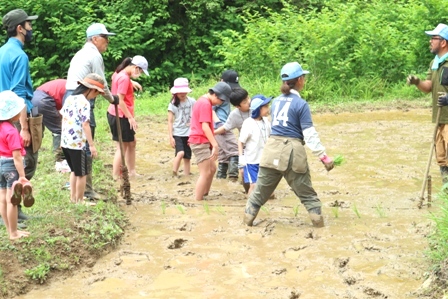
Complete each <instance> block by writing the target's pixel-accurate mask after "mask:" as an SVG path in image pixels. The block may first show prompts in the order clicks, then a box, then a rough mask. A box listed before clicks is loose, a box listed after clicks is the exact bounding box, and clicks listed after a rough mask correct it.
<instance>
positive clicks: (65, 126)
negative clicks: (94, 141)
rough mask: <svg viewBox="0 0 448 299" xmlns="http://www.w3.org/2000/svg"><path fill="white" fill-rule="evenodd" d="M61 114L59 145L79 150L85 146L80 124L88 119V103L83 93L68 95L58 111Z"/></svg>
mask: <svg viewBox="0 0 448 299" xmlns="http://www.w3.org/2000/svg"><path fill="white" fill-rule="evenodd" d="M60 113H61V115H62V131H61V147H65V148H70V149H76V150H81V149H84V148H85V147H86V142H87V138H86V133H85V132H84V130H83V128H82V124H83V123H84V122H86V121H90V103H89V101H88V100H87V99H86V98H85V96H84V95H82V94H80V95H75V96H73V95H72V96H69V97H68V98H67V99H66V100H65V103H64V106H62V109H61V111H60Z"/></svg>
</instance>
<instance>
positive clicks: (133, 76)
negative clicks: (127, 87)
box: [131, 68, 141, 79]
mask: <svg viewBox="0 0 448 299" xmlns="http://www.w3.org/2000/svg"><path fill="white" fill-rule="evenodd" d="M140 75H141V73H140V71H139V70H138V68H135V69H134V72H133V73H132V75H131V77H132V79H137V78H138V77H140Z"/></svg>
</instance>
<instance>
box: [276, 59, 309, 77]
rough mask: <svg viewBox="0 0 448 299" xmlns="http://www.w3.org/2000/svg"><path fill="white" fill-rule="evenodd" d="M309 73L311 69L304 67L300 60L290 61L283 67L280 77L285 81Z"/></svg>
mask: <svg viewBox="0 0 448 299" xmlns="http://www.w3.org/2000/svg"><path fill="white" fill-rule="evenodd" d="M309 73H310V72H309V71H305V70H304V69H302V66H301V65H300V64H299V63H298V62H289V63H287V64H285V65H284V66H283V67H282V70H281V71H280V77H281V78H282V80H283V81H287V80H291V79H294V78H298V77H300V76H302V75H306V74H309Z"/></svg>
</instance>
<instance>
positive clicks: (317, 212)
mask: <svg viewBox="0 0 448 299" xmlns="http://www.w3.org/2000/svg"><path fill="white" fill-rule="evenodd" d="M308 213H309V215H310V219H311V222H312V223H313V226H314V227H324V226H325V224H324V217H323V216H322V212H321V209H320V208H312V209H310V210H308Z"/></svg>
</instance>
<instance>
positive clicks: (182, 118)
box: [168, 78, 196, 176]
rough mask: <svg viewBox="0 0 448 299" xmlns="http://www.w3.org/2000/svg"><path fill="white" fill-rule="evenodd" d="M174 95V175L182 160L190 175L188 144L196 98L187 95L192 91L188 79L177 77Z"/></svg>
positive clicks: (171, 113)
mask: <svg viewBox="0 0 448 299" xmlns="http://www.w3.org/2000/svg"><path fill="white" fill-rule="evenodd" d="M170 91H171V94H172V95H173V97H172V99H171V102H170V103H169V105H168V138H169V140H170V145H171V147H172V148H174V149H175V158H174V161H173V175H174V176H177V175H178V171H179V166H180V162H181V161H182V160H183V161H184V175H190V160H191V148H190V146H189V145H188V136H189V135H190V121H191V113H192V111H193V105H194V103H196V100H195V99H193V98H190V97H189V96H187V94H188V93H190V92H191V89H190V87H189V86H188V79H186V78H177V79H176V80H174V86H173V87H172V88H171V90H170Z"/></svg>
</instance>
